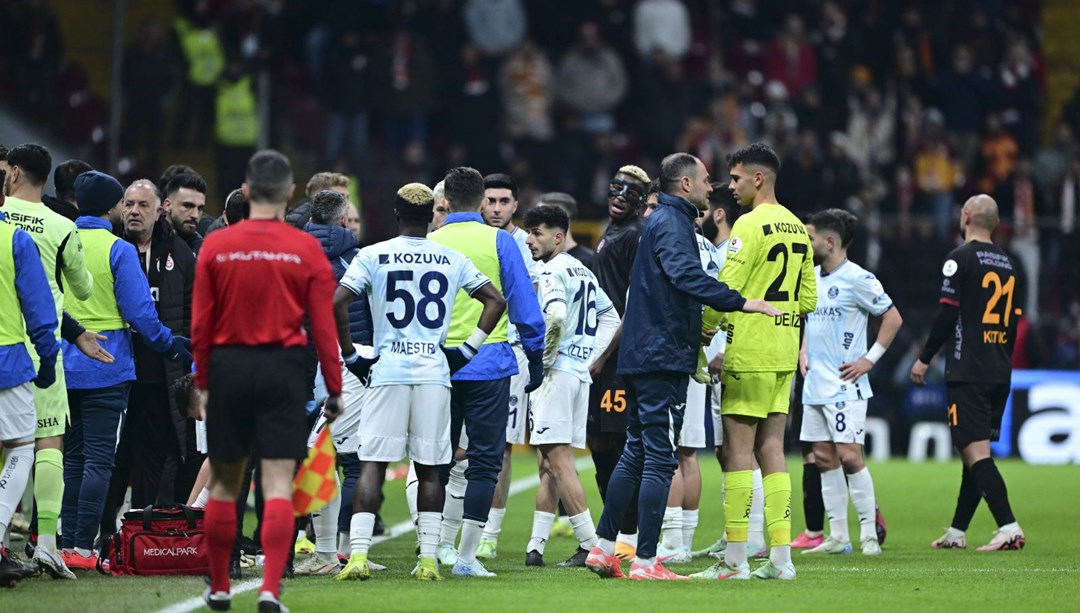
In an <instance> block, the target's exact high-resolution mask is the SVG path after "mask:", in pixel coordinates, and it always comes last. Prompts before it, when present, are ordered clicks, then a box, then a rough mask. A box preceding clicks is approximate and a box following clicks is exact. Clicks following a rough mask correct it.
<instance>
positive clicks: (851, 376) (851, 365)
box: [799, 355, 874, 381]
mask: <svg viewBox="0 0 1080 613" xmlns="http://www.w3.org/2000/svg"><path fill="white" fill-rule="evenodd" d="M799 357H800V359H799V362H802V359H801V358H802V356H801V355H800V356H799ZM873 367H874V363H873V362H871V361H870V360H868V359H866V358H859V359H857V360H855V361H854V362H847V363H845V364H841V365H840V380H841V381H854V380H856V379H858V378H859V377H861V376H863V375H865V374H866V373H868V372H870V369H871V368H873ZM803 376H804V377H805V376H806V375H805V374H804V375H803Z"/></svg>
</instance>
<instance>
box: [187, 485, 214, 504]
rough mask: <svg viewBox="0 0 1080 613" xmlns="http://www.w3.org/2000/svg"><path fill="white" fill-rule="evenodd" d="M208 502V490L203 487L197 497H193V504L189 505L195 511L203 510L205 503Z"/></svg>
mask: <svg viewBox="0 0 1080 613" xmlns="http://www.w3.org/2000/svg"><path fill="white" fill-rule="evenodd" d="M209 501H210V488H208V487H204V488H202V491H200V492H199V495H198V496H196V497H195V502H193V503H191V506H192V507H193V508H196V509H205V508H206V503H207V502H209Z"/></svg>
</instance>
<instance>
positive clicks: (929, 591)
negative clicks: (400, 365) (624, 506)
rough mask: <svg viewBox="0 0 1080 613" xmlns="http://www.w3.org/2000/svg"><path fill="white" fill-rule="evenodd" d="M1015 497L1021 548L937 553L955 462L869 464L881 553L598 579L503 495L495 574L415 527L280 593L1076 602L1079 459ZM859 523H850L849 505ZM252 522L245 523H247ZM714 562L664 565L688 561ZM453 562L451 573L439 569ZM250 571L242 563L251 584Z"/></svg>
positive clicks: (360, 600) (635, 606)
mask: <svg viewBox="0 0 1080 613" xmlns="http://www.w3.org/2000/svg"><path fill="white" fill-rule="evenodd" d="M700 457H701V465H702V473H703V476H704V493H703V496H702V504H701V525H700V526H699V528H698V531H697V535H696V537H695V543H694V544H695V547H699V548H700V547H703V546H704V545H707V544H708V543H711V542H712V541H713V540H715V539H716V538H718V537H719V536H720V534H721V531H722V527H723V516H722V505H721V501H720V471H719V468H718V467H717V465H716V461H715V460H714V459H713V458H712V457H711V456H707V455H702V456H700ZM1000 466H1001V469H1002V473H1003V474H1004V476H1005V480H1006V482H1007V484H1008V486H1009V495H1010V498H1011V500H1012V504H1013V509H1014V511H1015V513H1016V517H1017V518H1018V520H1019V522H1020V524H1021V526H1023V528H1024V531H1025V533H1026V534H1027V538H1028V545H1027V549H1025V550H1024V551H1021V552H1003V553H977V552H975V551H974V548H975V547H976V546H978V545H982V544H984V543H985V542H986V541H988V540H989V538H990V536H991V533H992V531H993V529H994V524H993V521H992V518H991V517H990V513H989V511H988V510H987V509H986V506H985V505H982V506H981V507H980V508H979V511H978V513H977V514H976V517H975V521H974V523H973V524H972V526H971V529H970V530H969V532H968V546H969V548H968V549H967V550H964V551H933V550H931V549H930V547H929V544H930V541H931V540H933V539H935V538H937V537H938V536H940V535H941V532H942V531H943V527H944V526H946V525H947V524H948V522H949V521H950V519H951V517H952V510H953V504H954V502H955V499H956V490H957V487H958V485H959V479H960V465H959V463H958V462H956V461H954V462H951V463H948V464H933V463H928V464H909V463H907V462H904V461H892V462H886V463H877V464H872V465H871V471H872V473H873V475H874V481H875V485H876V488H877V496H878V500H879V502H880V504H881V507H882V510H883V512H884V513H885V517H886V519H887V521H888V525H889V535H888V540H887V542H886V544H885V546H884V548H883V554H882V556H881V557H880V558H866V557H863V556H862V555H860V554H859V553H854V554H852V555H847V556H835V557H828V558H818V557H814V558H811V557H808V556H803V555H800V554H798V553H795V557H794V561H795V564H796V568H797V570H798V579H797V580H796V581H794V582H779V581H769V582H766V581H758V580H753V581H748V582H734V583H721V582H697V581H693V582H691V581H685V582H664V583H643V582H630V581H616V580H606V581H605V580H601V579H599V578H597V577H596V576H594V575H592V574H591V573H589V572H587V571H585V570H583V569H560V568H554V567H547V568H542V569H536V568H526V567H525V566H524V548H525V544H526V542H527V541H528V538H529V532H530V527H531V521H532V511H533V508H532V507H533V495H534V493H535V490H534V489H532V490H526V491H523V492H522V493H519V494H517V495H515V496H513V497H511V499H510V504H509V505H508V510H507V514H506V520H505V522H504V524H503V532H502V536H501V538H500V540H499V550H498V552H499V555H498V558H497V559H495V560H493V561H491V562H490V563H489V564H488V565H487V567H488V568H489V569H490V570H492V571H494V572H496V573H498V575H499V576H498V577H497V578H494V579H488V580H484V579H470V580H463V579H456V578H454V577H449V576H446V577H445V580H444V581H443V582H442V583H438V584H430V583H425V584H419V583H416V582H415V581H413V580H412V579H411V577H410V576H409V571H410V570H411V569H412V566H413V561H414V547H415V541H414V538H413V535H412V534H411V533H409V534H405V535H402V536H400V537H398V538H396V539H392V540H390V541H387V542H385V543H382V544H379V545H376V546H375V547H374V548H373V549H372V553H371V558H372V559H373V560H374V561H377V562H380V563H383V564H386V565H387V566H388V567H389V570H388V571H387V572H385V573H376V575H375V576H374V577H373V578H372V579H371V580H370V581H366V582H363V583H360V582H344V583H339V582H335V581H332V580H330V579H329V578H326V577H317V578H313V577H307V578H299V579H294V580H291V581H287V582H286V583H285V585H286V588H285V590H286V591H285V593H284V595H283V598H282V600H283V602H284V603H285V604H286V605H287V606H288V607H289V608H290V609H291V610H292V611H294V612H295V613H304V612H307V611H318V612H330V611H335V612H336V611H342V612H344V611H377V612H382V611H545V612H548V613H550V612H552V611H590V612H595V611H642V612H650V613H651V612H654V611H683V612H686V611H692V610H701V609H702V608H704V607H708V608H709V609H713V610H717V609H721V608H726V609H728V610H776V611H848V610H850V611H858V610H862V611H892V610H896V611H914V610H918V611H961V610H971V609H974V608H976V607H980V608H984V609H985V610H1012V611H1043V612H1051V611H1064V610H1076V607H1077V606H1078V605H1077V601H1078V599H1080V556H1077V554H1076V550H1075V549H1073V546H1074V545H1076V543H1077V540H1076V539H1077V537H1078V536H1080V532H1078V531H1077V530H1076V528H1075V526H1076V518H1075V514H1074V510H1075V508H1076V505H1077V503H1078V502H1080V468H1078V467H1076V466H1028V465H1025V464H1023V463H1021V462H1018V461H1002V462H1000ZM791 469H792V482H793V484H794V486H795V487H794V491H795V500H794V505H793V506H794V508H793V516H794V517H795V521H794V525H793V526H792V532H793V535H794V534H797V533H798V532H799V531H801V530H802V528H803V525H802V509H801V503H800V501H799V491H800V486H799V483H800V466H799V465H798V462H797V461H795V462H792V465H791ZM532 473H535V468H534V465H533V461H532V460H531V458H530V456H529V455H528V454H525V453H520V454H516V455H515V470H514V478H515V479H521V478H524V477H527V476H528V475H530V474H532ZM582 481H583V482H584V484H585V486H586V490H587V491H588V493H589V496H590V509H591V510H592V513H593V517H594V518H595V519H599V515H600V510H601V505H600V501H599V498H598V496H597V494H596V487H595V482H594V480H593V473H592V472H591V470H588V471H583V472H582ZM402 491H403V483H402V482H401V481H396V482H391V483H388V484H387V492H386V493H387V502H386V506H385V508H384V516H385V518H386V521H387V523H388V524H396V523H399V522H402V521H405V520H407V519H408V516H407V511H406V509H405V501H404V495H403V492H402ZM849 517H850V518H851V522H852V530H853V531H854V532H853V533H854V534H858V532H857V531H858V526H857V525H856V519H855V517H854V510H853V509H852V510H849ZM249 528H250V527H249ZM575 548H576V543H575V542H574V541H573V539H556V540H554V541H553V542H551V543H550V544H549V545H548V548H547V552H546V554H545V559H546V561H547V562H548V564H554V563H556V562H560V561H562V560H563V559H565V558H567V557H569V556H570V555H571V554H572V553H573V552H574V550H575ZM708 563H709V560H700V561H695V562H694V563H693V564H687V565H681V566H672V568H673V570H676V571H678V572H682V573H690V572H696V571H698V570H701V569H702V568H704V567H705V566H707V565H708ZM447 574H449V573H445V574H444V576H445V575H447ZM257 576H258V573H257V572H254V571H245V578H244V581H245V582H250V581H251V580H252V579H254V578H257ZM202 585H203V584H202V580H201V579H199V578H164V579H158V578H127V577H124V578H111V577H104V576H100V575H98V574H97V573H89V574H86V573H84V574H82V575H80V577H79V580H78V581H75V582H60V581H53V580H51V579H48V578H44V577H42V578H36V579H28V580H26V581H23V582H21V583H20V584H19V585H18V586H17V587H16V588H15V589H13V590H0V611H4V612H5V613H8V612H11V613H21V612H24V611H27V612H29V611H44V612H48V613H64V612H67V611H72V612H75V611H78V612H84V611H108V612H119V611H156V610H161V609H165V608H167V607H170V606H171V607H173V609H172V611H173V612H174V613H179V611H187V610H206V609H201V608H200V609H193V608H185V607H183V606H181V607H176V606H175V605H177V604H178V603H183V602H184V601H188V600H190V599H191V598H193V597H196V596H198V595H199V594H200V593H201V590H202ZM255 596H256V594H255V592H253V591H252V592H247V593H244V594H239V595H237V596H236V597H235V598H234V601H233V609H234V610H240V611H244V610H254V609H255Z"/></svg>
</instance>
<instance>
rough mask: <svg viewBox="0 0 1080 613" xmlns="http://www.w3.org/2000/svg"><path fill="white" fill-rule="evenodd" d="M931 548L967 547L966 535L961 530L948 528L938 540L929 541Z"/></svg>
mask: <svg viewBox="0 0 1080 613" xmlns="http://www.w3.org/2000/svg"><path fill="white" fill-rule="evenodd" d="M930 547H931V548H933V549H967V537H966V536H964V533H963V532H960V531H959V530H955V529H953V528H948V529H946V530H945V534H943V535H942V536H941V538H939V539H938V540H936V541H934V542H932V543H930Z"/></svg>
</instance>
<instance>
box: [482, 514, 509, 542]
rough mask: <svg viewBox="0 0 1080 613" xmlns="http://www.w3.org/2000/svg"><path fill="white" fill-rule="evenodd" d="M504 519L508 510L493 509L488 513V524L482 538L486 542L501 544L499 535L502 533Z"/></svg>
mask: <svg viewBox="0 0 1080 613" xmlns="http://www.w3.org/2000/svg"><path fill="white" fill-rule="evenodd" d="M503 517H506V509H505V508H502V509H496V508H495V507H491V510H490V511H488V518H487V523H486V524H484V534H483V536H482V537H481V538H482V539H483V540H485V541H491V542H493V543H498V542H499V534H500V533H501V532H502V523H503Z"/></svg>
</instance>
